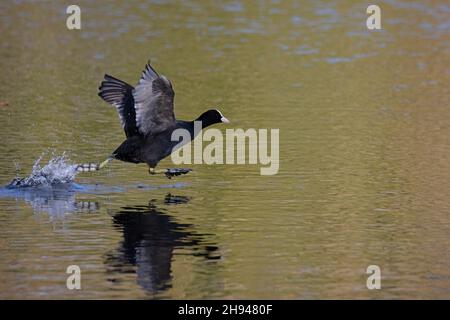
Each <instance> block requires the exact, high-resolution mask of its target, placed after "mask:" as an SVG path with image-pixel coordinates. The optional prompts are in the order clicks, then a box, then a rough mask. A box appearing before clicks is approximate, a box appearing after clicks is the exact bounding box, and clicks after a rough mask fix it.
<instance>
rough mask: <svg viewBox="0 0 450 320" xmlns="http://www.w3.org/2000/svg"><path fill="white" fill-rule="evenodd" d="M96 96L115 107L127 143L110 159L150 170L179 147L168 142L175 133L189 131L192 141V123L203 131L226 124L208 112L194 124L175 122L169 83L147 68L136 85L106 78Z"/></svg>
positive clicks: (217, 113)
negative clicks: (200, 123) (216, 125)
mask: <svg viewBox="0 0 450 320" xmlns="http://www.w3.org/2000/svg"><path fill="white" fill-rule="evenodd" d="M99 90H100V91H99V94H98V95H99V96H100V97H101V98H102V99H103V100H105V101H106V102H108V103H110V104H112V105H113V106H115V107H116V109H117V112H118V113H119V118H120V121H121V123H122V127H123V128H124V131H125V135H126V137H127V139H126V140H125V141H124V142H123V143H122V144H121V145H120V146H119V147H118V148H117V149H116V150H115V151H114V152H113V153H112V156H111V157H112V158H114V159H118V160H122V161H126V162H132V163H147V164H148V166H149V167H150V168H151V169H153V168H154V167H156V165H157V164H158V162H159V161H160V160H162V159H164V158H165V157H167V156H168V155H170V154H171V153H172V151H173V148H174V147H175V146H176V145H177V144H178V143H179V142H178V141H171V137H172V133H173V131H174V130H176V129H179V128H183V129H186V130H188V132H189V133H190V135H191V139H194V137H195V134H198V132H194V121H201V122H202V128H206V127H208V126H210V125H212V124H215V123H220V122H226V123H228V122H229V121H228V120H227V119H226V118H225V117H224V116H223V115H222V114H221V113H220V111H218V110H215V109H211V110H208V111H206V112H204V113H203V114H202V115H200V117H198V118H197V119H196V120H194V121H183V120H176V119H175V115H174V97H175V92H174V90H173V87H172V84H171V82H170V81H169V80H168V79H167V78H166V77H164V76H163V75H159V74H158V73H157V72H156V71H155V69H153V67H152V66H151V65H150V62H149V63H148V64H147V65H146V66H145V69H144V71H143V72H142V76H141V78H140V80H139V82H138V84H137V85H136V87H132V86H131V85H129V84H127V83H125V82H124V81H122V80H119V79H117V78H114V77H112V76H110V75H107V74H106V75H105V77H104V80H103V82H102V83H101V85H100V87H99Z"/></svg>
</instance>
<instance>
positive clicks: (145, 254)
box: [106, 194, 220, 294]
mask: <svg viewBox="0 0 450 320" xmlns="http://www.w3.org/2000/svg"><path fill="white" fill-rule="evenodd" d="M187 202H189V198H187V197H183V196H173V195H171V194H168V195H166V197H165V199H164V205H165V206H167V205H179V204H185V203H187ZM113 223H114V226H115V227H116V228H117V229H119V230H121V231H122V232H123V241H122V242H121V244H120V246H119V248H118V249H117V250H116V251H114V252H112V253H109V254H108V255H107V257H106V265H107V267H108V271H109V272H111V276H110V277H109V279H110V281H112V282H115V281H116V279H115V278H114V274H115V273H117V272H119V273H130V272H136V275H137V282H138V284H139V285H140V286H141V287H142V288H143V289H144V290H146V291H147V292H149V293H152V294H157V293H160V292H163V291H164V290H166V289H168V288H170V287H171V279H172V275H171V264H172V258H173V255H174V250H175V249H177V248H187V247H188V249H189V251H190V252H192V255H194V256H200V257H202V258H203V259H208V260H218V259H220V254H219V252H218V248H217V246H216V245H214V244H211V242H210V241H209V240H208V238H209V237H210V236H211V235H207V234H198V233H196V232H193V231H189V230H192V229H193V227H194V226H193V225H191V224H180V223H177V222H175V221H174V219H173V218H172V217H171V216H170V215H168V214H167V212H166V210H165V209H163V208H161V207H159V206H158V205H157V201H156V200H150V202H149V204H148V205H146V206H133V207H123V208H122V209H121V210H120V211H118V212H113Z"/></svg>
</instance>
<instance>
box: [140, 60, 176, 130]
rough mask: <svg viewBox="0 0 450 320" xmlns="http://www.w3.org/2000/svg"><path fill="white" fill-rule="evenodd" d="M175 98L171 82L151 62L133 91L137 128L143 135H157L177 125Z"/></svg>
mask: <svg viewBox="0 0 450 320" xmlns="http://www.w3.org/2000/svg"><path fill="white" fill-rule="evenodd" d="M174 96H175V93H174V91H173V88H172V84H171V83H170V81H169V80H168V79H167V78H166V77H164V76H163V75H161V76H160V75H159V74H158V73H157V72H156V71H155V70H154V69H153V68H152V66H151V65H150V61H149V62H148V63H147V65H146V66H145V69H144V71H143V72H142V76H141V79H140V80H139V83H138V85H137V86H136V87H135V88H134V90H133V97H134V109H135V112H136V126H137V129H138V130H139V132H140V133H141V134H143V135H147V134H150V133H151V134H156V133H159V132H162V131H164V130H166V129H168V128H170V127H171V126H173V125H175V115H174V112H173V100H174Z"/></svg>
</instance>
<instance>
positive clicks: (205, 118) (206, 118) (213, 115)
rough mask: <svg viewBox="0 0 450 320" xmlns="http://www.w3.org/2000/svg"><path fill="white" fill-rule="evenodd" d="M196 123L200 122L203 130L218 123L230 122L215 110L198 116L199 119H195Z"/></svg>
mask: <svg viewBox="0 0 450 320" xmlns="http://www.w3.org/2000/svg"><path fill="white" fill-rule="evenodd" d="M196 121H201V122H202V127H203V128H206V127H208V126H210V125H213V124H215V123H220V122H223V123H230V121H229V120H228V119H227V118H225V117H224V116H223V114H222V112H220V111H219V110H217V109H210V110H208V111H205V112H203V113H202V114H201V115H200V117H198V118H197V120H196Z"/></svg>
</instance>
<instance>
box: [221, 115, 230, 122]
mask: <svg viewBox="0 0 450 320" xmlns="http://www.w3.org/2000/svg"><path fill="white" fill-rule="evenodd" d="M220 121H222V122H223V123H230V120H228V119H227V118H225V117H224V116H222V118H220Z"/></svg>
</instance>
